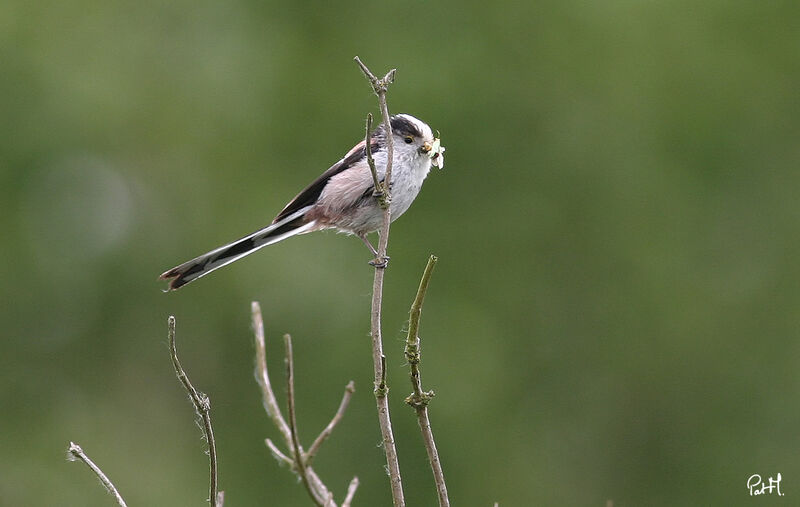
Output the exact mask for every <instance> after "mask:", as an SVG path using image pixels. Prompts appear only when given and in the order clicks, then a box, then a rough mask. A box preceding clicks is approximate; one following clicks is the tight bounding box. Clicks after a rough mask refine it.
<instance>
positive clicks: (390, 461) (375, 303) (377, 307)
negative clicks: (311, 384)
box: [355, 56, 405, 507]
mask: <svg viewBox="0 0 800 507" xmlns="http://www.w3.org/2000/svg"><path fill="white" fill-rule="evenodd" d="M355 61H356V63H357V64H358V66H359V67H360V68H361V71H362V72H363V73H364V75H365V76H366V77H367V80H368V81H369V82H370V84H371V85H372V90H373V91H374V92H375V94H376V95H377V96H378V104H379V106H380V109H381V117H382V118H383V125H384V129H385V132H386V169H385V173H384V178H383V188H384V191H385V199H386V201H387V203H391V191H390V189H391V181H392V162H393V159H394V140H393V136H392V124H391V121H390V120H391V117H390V116H389V108H388V106H387V105H386V90H387V88H388V86H389V84H391V83H392V82H394V77H395V70H394V69H392V70H390V71H389V72H388V73H387V74H386V76H384V78H383V79H378V78H377V77H376V76H375V74H373V73H372V72H371V71H370V70H369V68H368V67H367V66H366V65H364V63H363V62H362V61H361V59H360V58H359V57H358V56H356V57H355ZM391 222H392V214H391V206H386V207H385V208H384V209H383V221H382V225H381V229H380V231H379V238H378V256H377V258H376V259H375V261H374V262H373V266H375V273H374V278H373V282H372V313H371V326H370V328H371V335H372V364H373V369H374V371H375V377H374V379H375V380H374V382H375V400H376V405H377V408H378V422H379V424H380V428H381V436H382V441H383V450H384V453H385V454H386V465H387V468H388V469H389V480H390V483H391V488H392V501H393V503H394V506H395V507H403V506H405V498H404V495H403V481H402V478H401V477H400V465H399V463H398V460H397V448H396V447H395V444H394V434H393V431H392V421H391V417H390V416H389V397H388V387H387V386H386V373H385V369H386V368H385V365H382V364H381V363H382V361H384V362H385V359H382V358H383V357H384V354H383V338H382V337H381V308H382V305H383V278H384V273H385V269H384V268H386V266H387V264H388V260H389V259H388V257H387V256H386V251H387V247H388V245H389V226H390V224H391ZM379 386H380V388H379Z"/></svg>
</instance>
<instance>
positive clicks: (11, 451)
mask: <svg viewBox="0 0 800 507" xmlns="http://www.w3.org/2000/svg"><path fill="white" fill-rule="evenodd" d="M799 16H800V4H799V3H797V2H782V1H775V2H729V1H725V2H722V1H707V2H689V1H672V2H631V1H622V0H619V1H606V2H560V1H545V2H510V1H506V2H502V1H501V2H475V1H471V2H456V1H450V2H418V1H411V2H401V3H391V4H389V3H380V2H353V3H342V2H331V3H327V4H322V3H320V4H311V3H304V2H286V1H260V2H254V1H250V2H247V1H232V2H224V3H223V2H208V1H199V2H198V1H191V2H190V1H177V2H169V3H167V2H152V1H144V2H136V3H133V2H116V1H112V2H98V1H78V2H52V1H50V2H44V1H43V2H25V1H20V0H10V1H5V2H2V3H0V61H2V78H0V111H2V114H1V115H0V116H1V117H2V120H0V122H1V123H0V199H1V201H0V204H2V209H0V224H2V230H3V239H2V249H1V250H0V278H1V279H2V287H1V288H0V295H1V296H2V307H1V308H0V318H2V330H3V337H2V340H1V341H0V369H1V370H2V372H3V382H2V387H0V392H1V393H2V398H0V406H2V409H0V448H2V449H3V459H2V460H0V504H2V505H98V506H100V505H110V504H111V503H112V501H111V498H110V497H108V495H107V494H106V493H105V492H104V491H103V490H102V488H101V487H100V485H99V484H98V482H97V480H95V479H94V478H93V477H92V476H91V475H90V473H89V472H88V470H86V469H85V467H83V466H82V465H79V464H69V463H67V462H66V461H65V450H66V448H67V445H68V443H69V441H70V440H74V441H76V442H78V443H80V444H81V445H82V446H83V447H84V449H85V450H86V451H87V453H89V454H90V456H92V457H93V458H95V459H96V460H97V462H98V463H99V464H100V465H101V466H102V467H103V468H104V469H105V471H106V472H107V473H108V474H109V475H110V476H111V478H112V479H113V480H114V481H115V482H116V484H117V486H118V487H119V488H120V490H121V492H122V493H123V495H124V496H125V497H126V498H127V500H128V502H129V504H130V505H201V504H202V503H203V501H204V499H205V498H206V491H207V475H206V474H207V460H206V457H205V456H204V454H203V450H204V444H203V442H202V440H201V433H200V431H199V429H198V428H197V427H196V426H195V424H194V422H193V417H194V414H193V412H192V408H191V406H190V404H189V402H188V401H187V399H186V395H185V393H184V391H183V390H182V388H181V387H180V385H179V384H178V382H177V381H176V379H175V376H174V373H173V371H172V368H171V365H170V362H169V358H168V354H167V347H166V320H167V316H168V315H171V314H174V315H175V316H176V317H177V319H178V346H179V349H180V353H181V357H182V360H183V363H184V366H185V367H186V368H187V370H188V372H189V374H190V376H191V377H192V379H193V380H194V382H195V384H196V386H197V387H198V388H199V389H201V390H203V391H204V392H206V393H208V394H209V395H210V396H211V399H212V403H213V417H214V423H215V428H216V434H217V439H218V441H217V443H218V448H219V459H220V483H221V488H222V489H224V490H225V491H226V493H227V496H226V500H227V501H226V505H231V506H237V505H307V504H308V503H309V502H308V500H307V498H306V496H305V492H304V491H303V489H302V486H300V485H299V484H298V483H297V482H296V480H295V479H294V478H293V476H292V475H291V474H290V473H289V472H288V471H287V470H286V469H285V468H280V467H279V466H278V464H277V463H276V462H275V460H274V459H273V458H272V457H271V456H270V455H269V453H268V452H267V450H266V448H265V446H264V444H263V440H264V438H265V437H272V438H275V437H277V431H276V430H275V428H274V427H272V425H271V423H270V421H269V420H268V419H267V417H266V416H265V414H264V412H263V409H262V407H261V401H260V397H259V391H258V389H257V387H256V383H255V382H254V379H253V352H254V349H253V345H252V333H251V330H250V322H249V318H250V317H249V306H250V302H251V301H252V300H258V301H260V302H261V303H262V305H263V309H264V317H265V320H266V326H267V332H268V334H269V337H270V339H271V341H270V342H269V344H268V347H269V351H270V354H271V356H270V365H271V367H272V368H273V372H274V376H275V377H276V380H275V382H276V384H277V385H278V386H279V387H278V389H277V390H278V392H279V394H280V395H281V396H283V392H284V390H283V388H282V387H280V386H281V384H280V379H281V378H282V375H283V374H282V351H281V340H280V336H281V335H282V334H283V333H285V332H291V333H292V334H293V336H294V339H295V355H296V363H297V364H296V370H297V376H298V378H299V381H298V382H299V385H298V388H297V389H298V403H299V424H300V430H301V436H302V437H303V439H304V441H305V442H306V443H307V444H306V445H308V442H310V441H311V439H313V438H314V437H315V436H316V434H317V432H318V431H319V429H321V428H322V427H323V426H324V425H325V424H326V423H327V422H328V419H329V417H330V416H331V415H332V414H333V412H334V411H335V409H336V407H337V406H338V403H339V399H340V396H341V393H342V390H343V387H344V385H345V384H346V383H347V382H348V381H349V380H351V379H352V380H354V381H355V382H356V388H357V393H356V396H355V398H354V400H353V402H352V405H351V407H350V410H349V412H348V413H347V415H346V417H345V419H344V420H343V422H342V424H341V425H340V427H339V428H338V429H337V430H336V432H335V433H334V435H333V438H332V439H331V440H330V441H329V442H328V443H327V444H326V445H325V446H324V447H323V450H322V453H321V454H320V456H319V457H318V459H317V461H316V463H315V465H316V468H317V471H318V472H319V474H320V475H321V477H322V478H323V479H324V480H325V481H326V482H327V484H328V485H329V486H330V487H331V488H332V489H333V490H334V492H335V493H336V498H337V500H341V498H342V497H343V494H344V491H345V489H346V485H347V482H348V481H349V480H350V478H351V477H352V476H353V475H358V476H359V477H360V479H361V482H362V486H361V488H360V489H359V492H358V494H357V495H356V500H357V502H356V503H357V505H366V506H373V505H388V504H389V503H390V494H389V489H388V481H387V478H386V475H385V472H384V469H383V466H384V457H383V451H382V450H381V449H380V448H379V447H378V443H379V441H380V434H379V430H378V426H377V418H376V415H375V406H374V405H375V404H374V399H373V396H372V389H371V377H372V364H371V356H370V345H369V337H368V332H369V301H370V290H371V282H372V269H371V268H370V267H369V266H367V264H366V261H367V260H368V258H369V256H368V255H367V252H366V251H365V249H364V247H363V245H362V244H361V243H360V242H359V241H358V240H357V239H353V238H347V237H345V236H341V235H336V234H334V233H319V234H314V235H308V236H303V237H300V238H295V239H292V240H291V241H288V242H285V243H281V244H280V245H277V246H274V247H270V248H269V249H266V250H264V251H261V252H259V253H258V254H256V255H253V256H251V257H248V258H247V259H245V260H242V261H240V262H238V263H236V264H235V265H232V266H230V267H227V268H225V269H223V270H221V271H219V272H217V273H214V275H212V276H209V277H208V278H205V279H203V280H202V281H200V282H198V283H196V284H192V285H190V286H189V287H187V288H185V289H183V290H181V291H179V292H177V293H170V294H164V293H162V292H161V289H162V288H163V284H161V283H159V282H157V280H156V277H157V275H158V274H159V273H161V272H162V271H163V270H165V269H166V268H169V267H171V266H173V265H175V264H177V263H179V262H182V261H184V260H186V259H188V258H190V257H193V256H195V255H197V254H200V253H202V252H204V251H206V250H209V249H211V248H213V247H216V246H218V245H220V244H222V243H224V242H226V241H228V240H231V239H235V238H237V237H239V236H242V235H244V234H246V233H249V232H251V231H252V230H255V229H257V228H259V227H261V226H262V225H264V224H265V223H266V222H268V221H269V220H270V219H271V218H272V217H273V216H274V215H275V213H276V212H277V211H279V210H280V209H281V207H282V206H283V205H284V204H285V203H286V202H287V201H288V200H289V199H290V198H291V197H292V196H294V195H295V193H296V192H297V191H298V190H299V189H300V188H302V187H303V186H304V185H305V184H306V183H308V182H309V181H310V180H311V179H313V178H314V177H316V176H317V175H318V174H319V173H320V172H321V171H323V170H324V169H325V168H327V167H328V166H329V165H330V164H332V163H333V162H335V161H336V160H338V158H339V157H340V156H341V155H342V154H343V153H344V152H345V151H346V150H347V149H348V148H349V147H350V146H352V144H353V143H355V142H356V141H358V140H359V138H360V137H361V136H362V135H363V121H364V116H365V114H366V113H367V112H368V111H372V112H373V113H377V106H376V101H375V98H374V97H373V96H372V94H371V91H370V89H369V86H368V84H367V83H366V81H365V80H364V79H363V77H362V76H361V74H360V72H359V70H358V68H357V67H356V65H355V64H354V63H353V62H352V58H353V57H354V56H355V55H359V56H361V57H362V58H363V60H364V61H365V62H366V63H367V64H368V65H369V66H371V67H372V69H373V70H375V71H376V73H378V72H381V73H382V72H385V71H386V70H388V69H389V68H390V67H396V68H397V69H398V74H397V81H396V83H395V85H394V86H393V87H392V89H391V92H390V96H389V106H390V108H391V110H392V111H394V112H409V113H411V114H414V115H417V116H419V117H420V118H422V119H424V120H425V121H427V122H429V123H430V124H431V125H432V126H433V128H434V129H439V130H440V131H441V135H442V140H443V144H444V145H445V146H446V147H447V150H448V151H447V164H446V168H445V170H444V171H434V172H432V173H431V175H430V177H429V179H428V181H427V182H426V184H425V188H424V190H423V192H422V193H421V195H420V197H419V198H418V200H417V202H416V203H415V205H414V206H413V207H412V209H411V210H410V211H409V212H408V213H407V214H406V215H404V216H403V217H402V218H401V219H400V220H398V221H397V222H395V225H394V227H393V228H392V237H391V241H390V254H391V256H392V264H391V268H390V269H389V271H388V272H387V280H386V292H385V318H384V335H385V341H386V350H387V354H388V375H389V378H388V380H389V382H390V385H391V387H392V393H391V406H392V410H393V420H394V425H395V436H396V439H397V442H398V449H399V456H400V464H401V468H402V471H403V474H404V480H405V486H406V495H407V499H408V503H409V505H425V506H428V505H434V504H435V498H436V496H435V490H434V488H433V485H432V481H431V479H430V472H429V469H428V465H427V462H426V458H425V453H424V449H423V447H422V443H421V438H420V436H419V432H418V429H417V427H416V420H415V418H414V416H413V411H412V410H411V409H409V408H408V407H406V406H405V405H404V404H403V402H402V399H403V397H404V396H405V395H406V394H407V393H408V392H409V391H410V386H409V384H408V379H407V366H406V365H405V364H404V359H403V355H402V338H403V333H402V330H403V328H404V322H405V319H406V317H407V311H408V307H409V305H410V303H411V299H412V297H413V295H414V292H415V290H416V285H417V283H418V280H419V275H420V274H421V272H422V268H423V266H424V264H425V261H426V258H427V256H428V255H429V254H430V253H435V254H437V255H438V256H439V257H440V262H439V265H438V266H437V268H436V272H435V273H434V277H433V280H432V283H431V287H430V290H429V293H428V299H427V301H426V307H425V311H424V315H423V321H422V328H421V336H422V339H423V348H424V355H423V363H422V369H423V381H424V384H425V387H426V388H432V389H435V390H436V392H437V397H436V399H435V401H434V402H433V404H432V406H431V417H432V422H433V428H434V431H435V434H436V436H437V440H438V444H439V450H440V453H441V455H442V458H443V466H444V471H445V475H446V477H447V479H448V486H449V490H450V493H451V498H452V500H453V503H454V504H455V505H491V503H492V502H494V501H499V502H500V505H501V506H525V505H604V504H605V502H606V500H607V499H613V500H614V502H615V505H617V506H633V505H737V504H743V503H745V502H749V501H750V500H751V499H750V498H749V496H748V493H747V489H746V487H745V483H746V481H747V478H748V477H749V476H750V475H751V474H755V473H758V474H761V475H762V476H764V478H765V479H766V477H768V476H774V475H775V474H777V473H778V472H780V473H781V474H782V476H783V477H784V481H783V485H782V486H783V488H782V489H783V491H784V492H785V493H786V494H787V497H785V498H784V499H782V501H783V502H784V504H787V505H788V504H791V503H792V502H793V500H791V498H792V497H795V498H796V497H797V493H796V492H797V491H798V488H800V460H799V459H798V448H800V432H798V427H800V402H799V400H800V374H798V364H800V341H798V337H799V336H798V334H799V333H798V329H800V319H798V312H797V309H798V307H799V306H800V286H799V285H798V280H799V279H800V267H799V266H798V263H797V254H798V250H799V249H800V236H798V230H799V228H800V205H798V202H797V196H798V193H799V192H800V171H799V170H798V169H800V167H799V165H800V164H799V162H800V142H798V138H799V137H800V136H799V135H800V99H798V96H799V95H798V82H799V81H800V59H798V50H800V31H798V29H797V26H798V24H797V22H798V19H800V18H799ZM769 500H772V501H773V502H770V501H769ZM776 500H778V499H776V498H774V497H773V498H771V499H766V498H762V499H760V502H762V503H765V502H766V503H775V501H776ZM785 502H788V503H785Z"/></svg>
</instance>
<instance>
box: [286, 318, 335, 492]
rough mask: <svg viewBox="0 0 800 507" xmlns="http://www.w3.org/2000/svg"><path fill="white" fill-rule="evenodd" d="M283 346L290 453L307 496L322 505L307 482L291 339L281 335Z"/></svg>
mask: <svg viewBox="0 0 800 507" xmlns="http://www.w3.org/2000/svg"><path fill="white" fill-rule="evenodd" d="M283 345H284V347H285V348H286V393H287V394H286V405H287V408H288V415H289V429H290V430H291V432H292V453H293V454H294V463H295V465H296V468H297V474H298V475H299V476H300V480H301V481H302V482H303V485H304V486H305V487H306V489H307V490H308V494H309V495H310V496H311V498H312V499H314V502H316V504H317V505H319V506H322V505H324V504H325V503H326V502H325V499H324V498H319V497H318V496H317V494H318V491H315V490H314V488H312V487H311V483H309V482H308V475H307V474H306V464H305V461H304V460H303V451H302V449H301V447H300V436H299V435H298V434H297V413H296V412H295V399H294V355H293V353H292V337H291V336H289V335H288V334H285V335H283Z"/></svg>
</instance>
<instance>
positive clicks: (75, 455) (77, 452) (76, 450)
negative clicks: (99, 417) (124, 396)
mask: <svg viewBox="0 0 800 507" xmlns="http://www.w3.org/2000/svg"><path fill="white" fill-rule="evenodd" d="M67 459H69V460H70V461H77V460H80V461H83V462H84V463H86V466H88V467H89V469H90V470H91V471H92V472H94V474H95V475H96V476H97V478H98V479H100V482H101V483H102V484H103V486H104V487H105V488H106V490H107V491H108V492H109V493H111V496H113V497H114V500H116V501H117V503H118V504H119V505H120V506H121V507H127V504H126V503H125V500H123V498H122V495H120V494H119V491H117V488H116V487H115V486H114V484H113V483H112V482H111V480H110V479H109V478H108V477H107V476H106V474H104V473H103V471H102V470H100V467H98V466H97V465H95V464H94V461H92V460H91V459H89V456H87V455H86V453H84V452H83V449H81V446H79V445H78V444H76V443H75V442H70V443H69V449H67ZM348 498H349V491H348Z"/></svg>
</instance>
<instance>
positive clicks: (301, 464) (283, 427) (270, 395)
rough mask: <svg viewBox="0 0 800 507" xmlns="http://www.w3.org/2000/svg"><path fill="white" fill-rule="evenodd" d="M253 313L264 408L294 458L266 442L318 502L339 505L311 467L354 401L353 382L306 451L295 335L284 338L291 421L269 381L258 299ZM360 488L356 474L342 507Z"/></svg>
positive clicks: (346, 388)
mask: <svg viewBox="0 0 800 507" xmlns="http://www.w3.org/2000/svg"><path fill="white" fill-rule="evenodd" d="M251 313H252V318H253V330H254V333H255V346H256V380H257V381H258V385H259V386H260V387H261V395H262V400H263V403H264V409H265V410H266V412H267V415H268V416H269V417H270V419H272V422H273V423H274V424H275V427H277V428H278V431H279V432H280V433H281V435H282V436H283V438H284V441H285V444H286V447H287V448H288V449H289V450H290V453H289V454H291V456H292V457H289V456H287V454H285V453H284V452H283V451H281V450H280V449H279V448H278V446H277V445H275V443H274V442H272V440H270V439H269V438H268V439H266V440H265V443H266V445H267V447H268V448H269V450H270V452H271V453H272V455H273V456H275V459H277V460H278V461H279V462H281V463H285V464H287V465H289V467H290V469H291V470H292V471H293V472H295V473H296V474H297V475H298V476H299V477H300V480H301V481H302V482H303V485H304V486H305V487H306V489H307V491H308V493H309V495H310V496H311V499H312V500H313V501H314V503H316V504H317V505H321V506H324V507H336V503H335V502H334V501H333V493H331V491H330V490H329V489H328V488H327V486H325V484H324V483H323V482H322V480H321V479H320V478H319V476H318V475H317V474H316V472H315V471H314V469H313V468H312V467H311V461H312V460H313V458H314V456H315V455H316V453H317V452H318V451H319V448H320V446H321V445H322V443H323V442H324V441H325V440H326V439H327V438H328V437H329V436H330V434H331V432H332V431H333V429H334V428H335V427H336V425H337V424H338V423H339V421H340V420H341V419H342V416H343V415H344V412H345V410H346V409H347V406H348V404H349V403H350V398H351V397H352V394H353V392H354V391H355V387H354V384H353V381H350V382H349V383H348V384H347V386H346V387H345V394H344V396H343V398H342V401H341V403H340V404H339V409H338V410H337V411H336V414H335V415H334V416H333V419H332V420H331V422H329V423H328V425H327V426H326V427H325V428H324V429H323V430H322V432H321V433H320V435H319V436H318V437H317V438H316V440H315V441H314V443H313V444H312V445H311V448H309V450H308V452H304V451H303V446H302V445H301V444H300V438H299V436H298V435H297V413H296V405H297V404H296V401H295V393H294V357H293V352H292V346H291V337H289V335H286V336H285V337H284V343H285V346H286V356H285V360H286V367H287V372H286V373H287V375H286V376H287V379H286V380H287V391H288V396H287V401H288V414H289V422H288V423H287V421H286V419H285V418H284V416H283V414H282V413H281V410H280V407H279V406H278V403H277V401H276V399H275V393H274V391H273V390H272V384H271V382H270V380H269V371H268V370H267V353H266V343H265V338H264V321H263V318H262V316H261V306H260V305H259V304H258V303H257V302H253V303H252V305H251ZM357 488H358V477H353V480H352V481H350V485H349V487H348V488H347V496H346V497H345V502H344V503H342V507H344V506H345V505H349V502H350V501H352V498H353V495H355V492H356V489H357Z"/></svg>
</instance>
